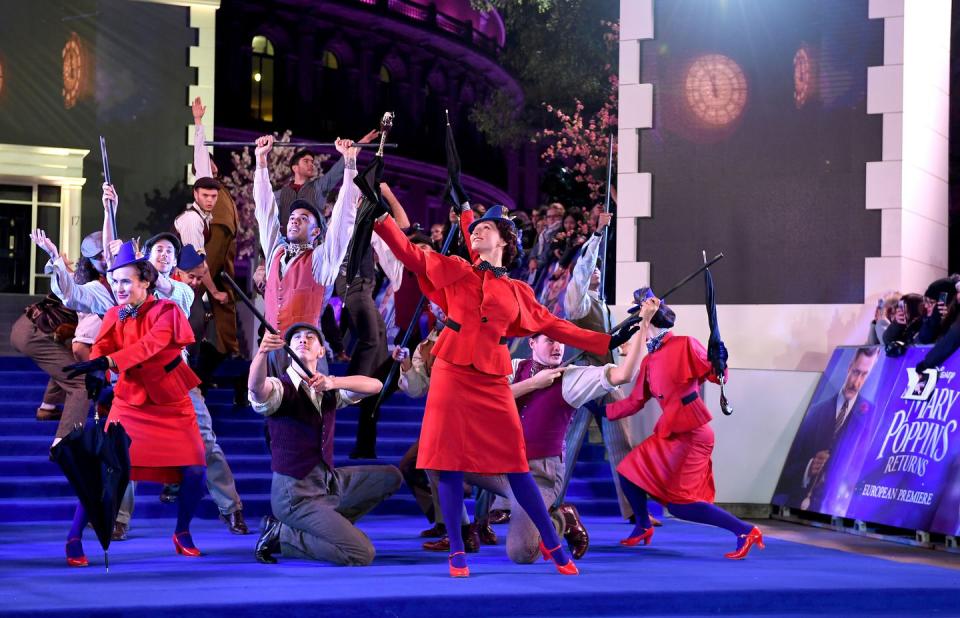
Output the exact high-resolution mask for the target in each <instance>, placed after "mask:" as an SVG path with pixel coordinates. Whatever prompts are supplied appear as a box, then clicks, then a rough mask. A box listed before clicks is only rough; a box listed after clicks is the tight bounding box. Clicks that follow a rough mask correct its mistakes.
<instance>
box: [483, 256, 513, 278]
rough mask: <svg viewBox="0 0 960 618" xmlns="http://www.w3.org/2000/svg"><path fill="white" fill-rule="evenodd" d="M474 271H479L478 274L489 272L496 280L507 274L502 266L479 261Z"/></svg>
mask: <svg viewBox="0 0 960 618" xmlns="http://www.w3.org/2000/svg"><path fill="white" fill-rule="evenodd" d="M476 269H477V270H479V271H480V272H483V271H485V270H489V271H490V272H492V273H493V276H494V277H496V278H497V279H499V278H500V277H503V276H504V275H506V274H507V269H506V268H504V267H503V266H494V265H493V264H491V263H490V262H488V261H486V260H480V263H479V264H477V266H476Z"/></svg>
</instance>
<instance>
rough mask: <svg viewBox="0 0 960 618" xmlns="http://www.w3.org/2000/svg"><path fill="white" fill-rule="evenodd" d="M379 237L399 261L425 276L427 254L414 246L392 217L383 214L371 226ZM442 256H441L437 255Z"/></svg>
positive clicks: (417, 273)
mask: <svg viewBox="0 0 960 618" xmlns="http://www.w3.org/2000/svg"><path fill="white" fill-rule="evenodd" d="M373 230H374V232H376V233H377V234H378V235H379V236H380V238H382V239H383V241H384V242H385V243H387V246H388V247H390V250H391V251H393V254H394V255H395V256H396V257H397V259H398V260H400V262H401V263H402V264H403V265H404V266H406V267H407V268H408V269H410V270H411V271H413V272H414V274H416V275H420V276H426V274H427V256H426V254H425V253H424V251H423V250H422V249H420V248H419V247H417V246H415V245H414V244H413V243H411V242H410V239H409V238H407V235H406V234H404V233H403V231H402V230H401V229H400V227H399V226H398V225H397V222H396V221H395V220H394V219H393V217H391V216H389V215H384V216H383V217H382V218H381V219H380V220H378V221H377V223H376V224H375V225H374V226H373ZM438 257H442V256H438Z"/></svg>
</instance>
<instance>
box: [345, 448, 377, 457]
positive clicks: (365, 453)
mask: <svg viewBox="0 0 960 618" xmlns="http://www.w3.org/2000/svg"><path fill="white" fill-rule="evenodd" d="M376 458H377V453H376V451H374V450H373V449H365V448H355V449H353V450H352V451H350V459H376Z"/></svg>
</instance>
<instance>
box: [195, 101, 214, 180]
mask: <svg viewBox="0 0 960 618" xmlns="http://www.w3.org/2000/svg"><path fill="white" fill-rule="evenodd" d="M191 110H192V111H193V125H194V129H193V175H194V176H196V177H197V178H207V177H210V178H212V177H213V166H212V165H210V153H209V152H207V147H206V146H204V145H203V142H204V141H206V139H207V138H206V134H205V133H204V130H203V114H204V113H205V112H206V111H207V108H206V106H205V105H204V104H203V102H202V101H201V100H200V97H197V98H196V99H194V100H193V105H192V106H191Z"/></svg>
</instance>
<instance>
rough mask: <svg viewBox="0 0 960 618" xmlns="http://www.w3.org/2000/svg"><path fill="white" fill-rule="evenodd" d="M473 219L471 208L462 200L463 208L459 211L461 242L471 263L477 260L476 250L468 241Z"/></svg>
mask: <svg viewBox="0 0 960 618" xmlns="http://www.w3.org/2000/svg"><path fill="white" fill-rule="evenodd" d="M473 219H474V216H473V209H472V208H470V204H469V203H466V202H464V204H463V210H461V211H460V232H462V233H463V244H464V246H466V248H467V253H468V254H469V255H470V263H471V264H473V263H474V262H476V261H477V252H476V251H474V250H473V245H472V244H471V243H470V224H471V223H473Z"/></svg>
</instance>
